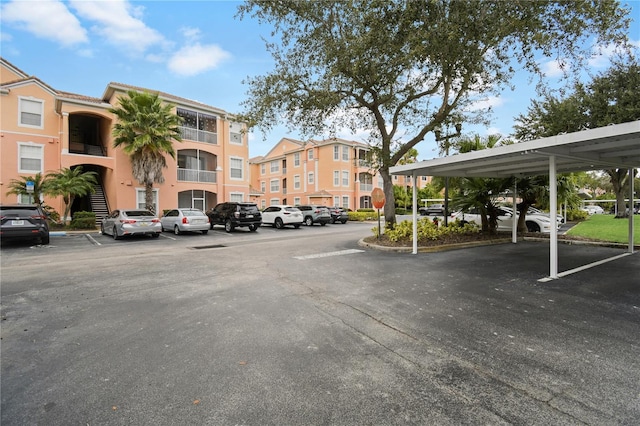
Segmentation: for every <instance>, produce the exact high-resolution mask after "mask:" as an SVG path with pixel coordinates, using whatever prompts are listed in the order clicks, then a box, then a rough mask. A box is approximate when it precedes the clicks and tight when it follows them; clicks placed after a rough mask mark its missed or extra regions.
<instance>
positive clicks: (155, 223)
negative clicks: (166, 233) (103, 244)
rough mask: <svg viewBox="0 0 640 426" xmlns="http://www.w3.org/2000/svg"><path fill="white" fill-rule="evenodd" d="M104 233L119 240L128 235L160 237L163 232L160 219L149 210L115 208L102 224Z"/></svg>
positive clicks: (101, 228)
mask: <svg viewBox="0 0 640 426" xmlns="http://www.w3.org/2000/svg"><path fill="white" fill-rule="evenodd" d="M100 230H101V231H102V235H111V236H112V237H113V239H114V240H118V239H120V238H122V237H124V236H127V235H151V236H152V237H154V238H158V237H159V236H160V233H161V232H162V224H161V223H160V219H159V218H158V216H156V215H155V214H153V213H151V212H150V211H149V210H145V209H128V210H114V211H112V212H111V213H110V214H109V215H108V216H106V217H105V218H104V219H102V224H101V225H100Z"/></svg>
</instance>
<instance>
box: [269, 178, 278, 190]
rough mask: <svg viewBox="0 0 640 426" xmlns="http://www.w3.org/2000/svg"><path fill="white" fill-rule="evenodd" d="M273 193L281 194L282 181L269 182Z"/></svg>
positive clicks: (273, 180) (272, 180)
mask: <svg viewBox="0 0 640 426" xmlns="http://www.w3.org/2000/svg"><path fill="white" fill-rule="evenodd" d="M269 184H270V187H269V189H270V190H271V192H280V179H271V182H269Z"/></svg>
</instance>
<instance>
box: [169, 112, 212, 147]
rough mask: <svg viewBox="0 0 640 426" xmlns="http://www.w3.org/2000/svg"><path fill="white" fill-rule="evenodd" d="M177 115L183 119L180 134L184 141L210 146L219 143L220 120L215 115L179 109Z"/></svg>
mask: <svg viewBox="0 0 640 426" xmlns="http://www.w3.org/2000/svg"><path fill="white" fill-rule="evenodd" d="M176 114H177V115H178V117H182V120H183V121H182V126H181V127H180V134H181V136H182V139H187V140H190V141H196V142H205V143H210V144H214V145H215V144H217V143H218V118H217V117H216V116H214V115H209V114H203V113H201V112H196V111H189V110H186V109H183V108H177V109H176Z"/></svg>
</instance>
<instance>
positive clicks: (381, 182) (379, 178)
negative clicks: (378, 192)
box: [378, 174, 384, 188]
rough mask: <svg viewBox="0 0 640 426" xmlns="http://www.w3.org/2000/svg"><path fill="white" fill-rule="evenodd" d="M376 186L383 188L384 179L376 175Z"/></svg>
mask: <svg viewBox="0 0 640 426" xmlns="http://www.w3.org/2000/svg"><path fill="white" fill-rule="evenodd" d="M378 186H379V187H380V188H382V187H383V186H384V179H382V175H381V174H378Z"/></svg>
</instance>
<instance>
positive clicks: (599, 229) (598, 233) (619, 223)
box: [567, 214, 640, 244]
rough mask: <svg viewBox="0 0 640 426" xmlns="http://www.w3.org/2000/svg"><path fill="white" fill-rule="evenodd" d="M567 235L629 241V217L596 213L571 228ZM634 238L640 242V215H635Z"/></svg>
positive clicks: (621, 241)
mask: <svg viewBox="0 0 640 426" xmlns="http://www.w3.org/2000/svg"><path fill="white" fill-rule="evenodd" d="M567 235H573V236H576V237H583V238H589V239H594V240H601V241H611V242H615V243H627V242H628V241H629V221H628V220H627V219H615V218H614V216H613V215H610V214H594V215H591V216H589V217H588V218H587V220H585V221H583V222H580V223H578V224H577V225H576V226H574V227H573V228H571V229H570V230H569V231H568V232H567ZM633 240H634V243H635V244H637V243H638V242H640V215H634V217H633Z"/></svg>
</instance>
